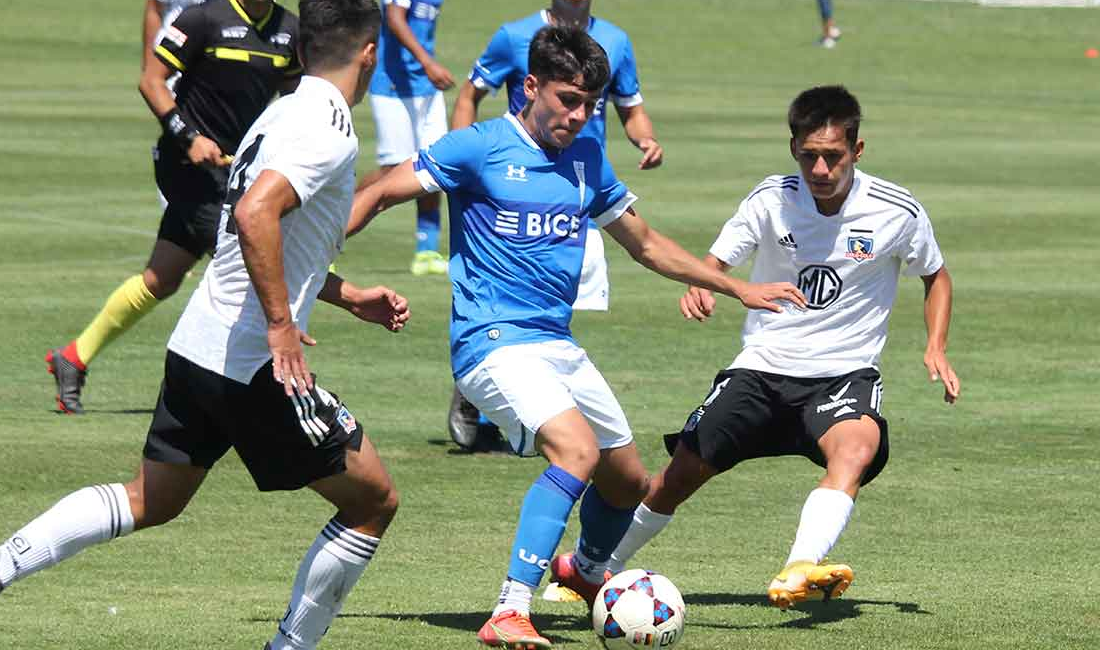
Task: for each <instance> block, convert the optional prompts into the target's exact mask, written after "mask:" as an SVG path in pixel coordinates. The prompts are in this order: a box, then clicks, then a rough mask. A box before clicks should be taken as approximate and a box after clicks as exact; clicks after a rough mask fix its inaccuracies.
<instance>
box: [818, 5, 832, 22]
mask: <svg viewBox="0 0 1100 650" xmlns="http://www.w3.org/2000/svg"><path fill="white" fill-rule="evenodd" d="M817 8H818V9H819V10H820V11H821V20H829V19H830V18H832V17H833V0H817Z"/></svg>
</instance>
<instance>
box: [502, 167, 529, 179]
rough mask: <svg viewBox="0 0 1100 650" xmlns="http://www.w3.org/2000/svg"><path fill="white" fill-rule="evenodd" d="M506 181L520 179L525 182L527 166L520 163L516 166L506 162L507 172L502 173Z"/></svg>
mask: <svg viewBox="0 0 1100 650" xmlns="http://www.w3.org/2000/svg"><path fill="white" fill-rule="evenodd" d="M504 180H506V181H522V182H524V183H526V182H527V168H526V167H523V166H522V165H521V166H519V167H516V166H515V165H513V164H512V163H508V173H507V174H505V175H504Z"/></svg>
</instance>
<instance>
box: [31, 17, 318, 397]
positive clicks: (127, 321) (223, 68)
mask: <svg viewBox="0 0 1100 650" xmlns="http://www.w3.org/2000/svg"><path fill="white" fill-rule="evenodd" d="M297 45H298V18H297V17H296V16H295V15H294V14H292V13H290V12H289V11H287V10H286V9H283V8H282V7H280V6H279V5H276V4H275V3H274V2H273V1H272V0H209V1H208V2H206V3H204V4H199V5H196V6H192V7H188V8H186V9H184V10H183V11H181V12H180V14H179V16H177V17H176V19H175V20H174V21H173V22H172V23H171V24H170V25H168V26H166V27H164V28H163V29H162V30H161V32H160V36H159V38H158V39H157V41H156V44H155V45H154V47H153V56H152V57H150V58H148V59H146V60H145V68H144V70H143V71H142V75H141V83H140V85H139V89H140V90H141V94H142V97H144V98H145V102H146V103H147V104H148V105H149V109H150V110H151V111H152V112H153V114H154V115H155V116H156V117H157V119H159V120H160V123H161V125H162V127H163V130H164V132H163V134H162V135H161V137H160V139H159V140H158V141H157V146H156V150H155V151H154V156H153V159H154V163H153V165H154V170H155V175H156V181H157V186H158V187H159V188H160V191H161V194H162V195H163V196H164V198H165V199H166V200H167V207H166V208H165V210H164V215H163V216H162V217H161V222H160V228H159V230H158V232H157V240H156V243H155V244H154V245H153V252H152V254H151V255H150V257H149V262H148V263H147V264H146V267H145V270H144V271H142V272H141V273H140V274H138V275H135V276H133V277H131V278H130V279H128V280H126V281H125V282H123V283H122V284H121V285H120V286H119V287H118V288H117V289H115V291H114V292H113V293H112V294H111V295H110V296H109V297H108V298H107V303H106V304H105V305H104V306H103V309H102V310H101V311H100V312H99V314H97V315H96V317H95V318H94V319H93V320H92V322H91V323H89V324H88V325H87V327H85V329H84V331H83V332H81V334H80V336H78V337H77V338H76V339H74V340H72V341H71V342H69V343H68V344H67V345H65V346H63V347H60V348H56V349H54V350H51V351H50V352H49V353H48V354H47V355H46V363H47V366H48V368H49V371H50V372H51V373H52V374H53V376H54V380H55V382H56V384H57V402H58V406H59V407H60V408H61V410H62V411H64V412H66V413H83V412H84V407H83V405H82V403H81V391H82V390H83V387H84V381H85V378H86V373H87V367H88V364H90V363H91V362H92V360H93V359H94V358H95V356H96V355H97V354H99V352H100V351H102V349H103V348H104V347H105V346H107V345H108V344H109V343H110V342H111V341H113V340H114V339H115V338H117V337H118V336H120V335H121V334H123V333H124V332H125V331H126V330H128V329H130V327H132V326H133V325H134V324H135V323H136V322H138V321H139V320H141V318H142V317H143V316H145V315H146V314H148V313H149V312H150V311H152V309H153V308H154V307H156V305H157V304H158V303H159V302H160V301H162V300H164V299H166V298H168V297H169V296H171V295H172V294H174V293H175V292H176V290H177V289H179V286H180V284H181V283H182V282H183V279H184V276H185V275H186V274H187V272H188V271H189V270H190V269H191V268H192V267H193V266H194V265H195V263H196V262H198V260H199V258H200V257H202V256H203V255H204V254H206V253H208V252H211V251H212V250H213V248H214V244H215V243H216V240H217V228H218V219H219V217H220V215H221V209H222V202H223V200H224V199H225V192H226V181H227V179H228V175H229V172H228V169H227V165H228V164H229V162H230V160H231V155H230V154H231V153H232V152H233V151H236V150H237V146H238V145H239V144H240V141H241V137H242V136H244V134H245V132H246V131H247V130H248V128H249V126H251V125H252V122H253V121H254V120H255V119H256V117H257V116H258V115H259V114H260V113H261V112H262V111H263V110H264V108H265V107H266V106H267V105H268V103H269V102H270V101H271V99H272V98H273V97H274V96H275V94H276V92H278V91H290V90H293V88H294V87H295V86H296V85H297V83H298V77H299V75H300V74H301V66H300V65H299V63H298V55H297ZM177 73H179V74H180V79H179V83H178V84H177V85H176V88H175V93H174V94H173V91H172V89H170V88H169V87H168V80H169V79H170V78H171V77H172V76H173V75H175V74H177Z"/></svg>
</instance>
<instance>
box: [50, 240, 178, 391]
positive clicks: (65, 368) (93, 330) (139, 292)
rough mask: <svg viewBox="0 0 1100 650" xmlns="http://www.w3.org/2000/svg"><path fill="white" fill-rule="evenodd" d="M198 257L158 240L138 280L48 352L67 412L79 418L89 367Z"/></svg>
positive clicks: (169, 290)
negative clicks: (67, 340) (64, 342)
mask: <svg viewBox="0 0 1100 650" xmlns="http://www.w3.org/2000/svg"><path fill="white" fill-rule="evenodd" d="M196 262H198V258H197V257H195V256H194V255H192V254H191V253H190V252H189V251H187V250H186V249H184V248H181V247H180V246H177V245H176V244H173V243H172V242H169V241H167V240H164V239H158V240H157V242H156V244H154V245H153V252H152V254H151V255H150V257H149V263H148V264H147V265H146V267H145V270H144V271H142V273H141V274H140V275H135V276H133V277H131V278H129V279H128V280H126V281H125V282H123V283H122V284H121V285H120V286H119V287H118V288H117V289H115V290H114V292H112V293H111V295H110V297H108V299H107V302H106V304H104V306H103V309H101V310H100V312H99V313H98V314H97V315H96V317H95V318H93V319H92V321H91V322H90V323H89V324H88V326H87V327H85V328H84V331H83V332H82V333H81V334H80V336H78V337H77V338H75V339H73V341H71V342H70V343H69V344H68V345H66V346H63V347H60V348H56V349H54V350H51V351H50V352H49V353H48V354H47V355H46V365H47V369H48V370H49V371H50V374H52V375H53V376H54V381H55V383H56V385H57V404H58V407H59V408H60V409H61V410H62V411H64V412H66V413H83V412H84V406H83V404H82V402H81V393H82V392H83V390H84V382H85V378H86V376H87V370H88V364H90V363H91V362H92V359H94V358H95V357H96V355H98V354H99V353H100V351H102V350H103V349H104V348H105V347H107V346H108V345H109V344H110V343H111V342H112V341H114V340H115V339H116V338H118V337H119V336H121V335H122V334H123V333H125V332H126V331H127V330H129V329H130V328H131V327H133V326H134V324H135V323H137V322H138V321H139V320H141V319H142V318H143V317H144V316H145V315H146V314H148V313H149V312H150V311H152V310H153V308H154V307H156V306H157V304H158V303H159V302H160V301H162V300H164V299H165V298H168V297H169V296H171V295H172V294H174V293H175V292H176V291H177V290H178V289H179V287H180V284H181V283H182V282H183V279H184V277H185V276H186V275H187V272H188V271H189V270H191V268H192V267H194V266H195V263H196Z"/></svg>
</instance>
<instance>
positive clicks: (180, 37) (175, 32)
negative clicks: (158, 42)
mask: <svg viewBox="0 0 1100 650" xmlns="http://www.w3.org/2000/svg"><path fill="white" fill-rule="evenodd" d="M164 38H166V39H168V40H170V41H172V43H174V44H175V46H176V47H183V44H184V43H186V42H187V34H184V33H183V32H181V31H180V30H179V29H177V28H176V26H175V25H169V26H168V27H166V28H165V29H164Z"/></svg>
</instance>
